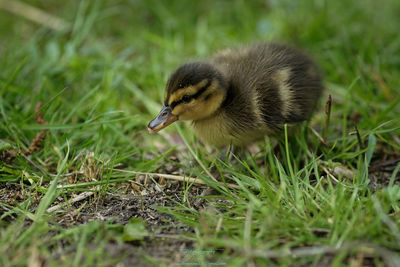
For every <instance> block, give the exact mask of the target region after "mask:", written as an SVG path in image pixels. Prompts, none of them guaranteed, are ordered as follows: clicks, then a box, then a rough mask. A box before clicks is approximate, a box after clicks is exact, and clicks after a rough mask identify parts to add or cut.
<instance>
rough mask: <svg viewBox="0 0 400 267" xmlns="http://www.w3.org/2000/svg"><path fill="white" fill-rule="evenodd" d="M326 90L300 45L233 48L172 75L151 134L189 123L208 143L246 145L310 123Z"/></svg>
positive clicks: (274, 44) (313, 65)
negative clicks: (305, 121)
mask: <svg viewBox="0 0 400 267" xmlns="http://www.w3.org/2000/svg"><path fill="white" fill-rule="evenodd" d="M322 90H323V86H322V81H321V75H320V71H319V69H318V67H317V66H316V64H315V63H314V62H313V61H312V60H311V59H310V58H309V57H308V56H307V55H305V54H304V53H302V52H301V51H299V50H298V49H296V48H294V47H291V46H287V45H282V44H277V43H259V44H254V45H250V46H245V47H241V48H239V49H236V50H231V49H228V50H225V51H222V52H220V53H217V54H216V55H215V56H213V57H211V58H209V59H207V60H205V61H199V62H191V63H186V64H183V65H181V66H180V67H178V68H177V69H176V70H175V71H174V72H173V73H172V75H171V76H170V78H169V79H168V82H167V85H166V89H165V96H164V106H163V108H162V109H161V111H160V113H159V114H158V115H157V117H156V118H155V119H153V120H152V121H150V123H149V124H148V130H149V132H150V133H157V132H158V131H160V130H161V129H163V128H165V127H167V126H168V125H170V124H171V123H173V122H175V121H177V120H184V121H185V120H187V121H191V126H192V128H193V130H194V133H195V135H196V136H197V137H198V138H200V139H201V140H202V141H203V142H204V143H207V144H209V145H211V146H216V147H221V146H225V145H234V146H239V147H240V146H244V145H246V144H248V143H251V142H253V141H256V140H258V139H261V138H263V137H264V136H265V135H276V134H278V133H279V132H280V131H282V128H283V126H284V124H295V123H299V122H301V121H304V120H307V119H309V118H310V116H311V114H312V112H313V109H314V108H315V106H316V103H317V101H318V99H319V97H320V95H321V93H322Z"/></svg>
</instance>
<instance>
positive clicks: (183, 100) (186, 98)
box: [182, 95, 192, 103]
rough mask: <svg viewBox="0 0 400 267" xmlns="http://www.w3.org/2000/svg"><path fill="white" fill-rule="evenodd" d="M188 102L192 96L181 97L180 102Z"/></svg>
mask: <svg viewBox="0 0 400 267" xmlns="http://www.w3.org/2000/svg"><path fill="white" fill-rule="evenodd" d="M190 100H192V96H190V95H184V96H183V97H182V102H183V103H189V102H190Z"/></svg>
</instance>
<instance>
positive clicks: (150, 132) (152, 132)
mask: <svg viewBox="0 0 400 267" xmlns="http://www.w3.org/2000/svg"><path fill="white" fill-rule="evenodd" d="M147 131H149V134H156V133H157V132H158V131H157V130H154V129H152V128H150V127H149V126H147Z"/></svg>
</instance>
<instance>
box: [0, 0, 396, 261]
mask: <svg viewBox="0 0 400 267" xmlns="http://www.w3.org/2000/svg"><path fill="white" fill-rule="evenodd" d="M24 3H25V4H24ZM399 12H400V2H399V1H396V0H387V1H385V3H378V2H376V1H372V0H367V1H352V2H349V1H344V0H343V1H324V0H321V1H311V0H306V1H289V0H288V1H286V0H285V1H273V0H270V1H261V0H260V1H239V0H238V1H211V0H210V1H185V2H183V1H162V2H160V1H125V0H119V1H108V0H101V1H68V2H62V1H55V0H54V1H53V0H51V1H48V0H46V1H44V0H34V1H16V0H8V1H5V0H4V1H0V36H2V38H0V55H1V56H0V69H1V70H2V71H1V72H0V226H1V227H0V254H1V255H2V257H0V266H24V265H29V266H55V265H57V266H115V265H118V266H160V265H163V266H174V265H189V264H191V265H203V266H205V265H224V266H276V265H279V266H281V265H283V266H310V265H311V266H400V258H399V256H398V254H399V252H400V230H399V227H400V212H399V211H400V202H399V201H400V183H399V182H400V172H399V170H400V152H399V151H400V119H399V118H400V107H399V102H400V97H399V96H400V94H399V93H400V82H399V79H398V77H399V75H400V56H399V55H400V36H399V34H398V29H399V28H400V21H399V20H398V14H399ZM259 41H278V42H283V43H289V44H291V45H295V46H297V47H299V48H300V49H302V50H304V51H305V52H307V53H308V54H309V55H310V56H312V57H313V58H314V60H315V61H316V62H317V63H318V65H319V66H320V68H321V71H322V73H323V74H324V86H325V92H324V95H323V97H322V98H321V101H320V104H319V107H318V109H317V110H316V111H315V113H314V115H313V118H312V119H311V121H309V122H305V123H302V124H300V125H297V126H296V127H292V126H288V127H287V128H286V129H285V131H284V132H282V133H281V136H278V137H276V138H273V137H268V136H266V137H265V139H264V140H260V141H259V142H256V143H254V144H251V145H250V146H249V147H247V149H245V150H243V151H240V152H238V153H236V154H230V151H229V150H226V149H225V148H224V149H221V150H219V149H213V148H209V147H206V146H204V145H203V144H201V142H199V141H198V140H196V138H195V137H194V136H193V134H192V133H191V131H190V129H189V127H187V125H185V124H183V123H176V124H175V125H171V126H170V127H168V129H165V130H163V131H161V132H160V134H158V135H155V136H153V135H149V134H148V133H147V130H146V125H147V123H148V122H149V121H150V120H151V119H152V118H153V117H154V116H155V115H156V114H157V111H158V110H159V108H160V106H161V103H162V99H163V93H164V86H165V82H166V80H167V78H168V75H169V74H170V73H171V72H172V71H173V70H174V68H176V67H177V66H178V65H179V64H181V63H183V62H186V61H190V60H196V59H201V58H205V57H207V56H210V55H212V54H213V53H215V52H216V51H220V50H223V49H226V48H229V47H236V46H239V45H243V44H247V43H254V42H259Z"/></svg>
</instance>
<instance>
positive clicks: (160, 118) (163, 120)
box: [147, 106, 178, 134]
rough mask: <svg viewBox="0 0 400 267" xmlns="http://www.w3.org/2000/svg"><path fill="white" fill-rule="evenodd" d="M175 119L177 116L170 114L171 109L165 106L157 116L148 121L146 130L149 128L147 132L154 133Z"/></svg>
mask: <svg viewBox="0 0 400 267" xmlns="http://www.w3.org/2000/svg"><path fill="white" fill-rule="evenodd" d="M177 120H178V116H176V115H174V114H172V109H171V108H170V107H168V106H166V107H163V108H162V109H161V111H160V113H158V115H157V117H155V118H154V119H153V120H152V121H150V122H149V125H147V130H149V133H151V134H155V133H157V132H158V131H160V130H162V129H164V128H165V127H167V126H168V125H170V124H171V123H173V122H175V121H177Z"/></svg>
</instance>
